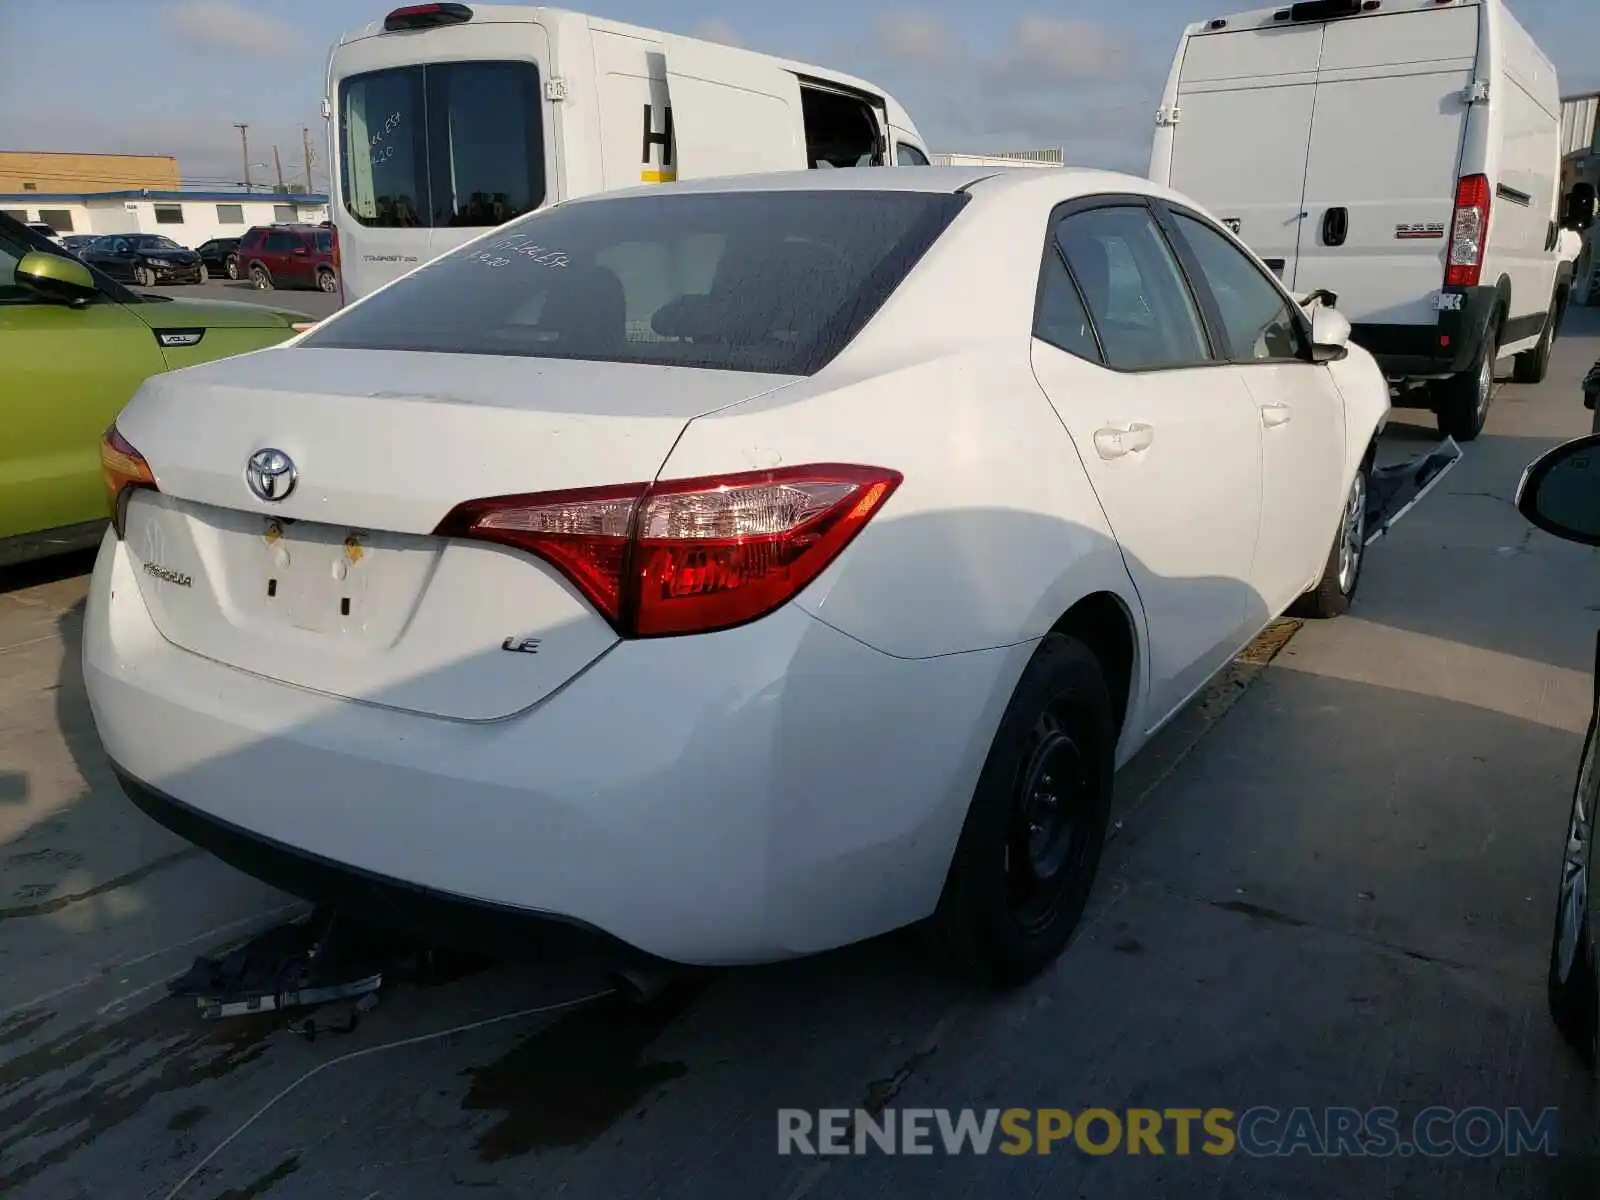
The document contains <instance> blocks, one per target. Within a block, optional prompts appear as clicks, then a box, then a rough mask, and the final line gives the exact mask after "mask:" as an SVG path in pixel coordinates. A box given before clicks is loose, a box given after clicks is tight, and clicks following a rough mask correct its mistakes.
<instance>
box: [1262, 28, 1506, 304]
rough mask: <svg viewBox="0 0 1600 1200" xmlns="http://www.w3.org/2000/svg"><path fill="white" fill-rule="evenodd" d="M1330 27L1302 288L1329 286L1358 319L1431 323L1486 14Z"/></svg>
mask: <svg viewBox="0 0 1600 1200" xmlns="http://www.w3.org/2000/svg"><path fill="white" fill-rule="evenodd" d="M1325 29H1326V32H1325V33H1324V35H1323V46H1322V67H1321V71H1320V73H1319V75H1318V80H1317V103H1316V115H1315V118H1314V120H1313V121H1312V126H1311V151H1310V154H1309V157H1308V160H1307V166H1306V186H1305V209H1306V213H1307V216H1306V221H1305V229H1304V231H1303V232H1302V235H1301V240H1300V265H1299V270H1298V271H1297V272H1296V274H1295V277H1294V288H1295V290H1296V291H1297V292H1301V293H1305V292H1309V291H1311V290H1312V289H1314V288H1327V289H1328V290H1329V291H1332V292H1334V293H1335V294H1337V295H1338V297H1339V310H1340V311H1341V312H1343V313H1344V314H1345V315H1346V316H1348V317H1349V318H1350V319H1351V320H1352V321H1356V322H1364V323H1370V324H1385V325H1432V324H1434V323H1435V322H1436V321H1437V320H1438V313H1437V311H1436V310H1435V309H1434V307H1433V301H1434V296H1435V294H1436V293H1437V292H1438V290H1439V288H1440V286H1441V285H1442V283H1443V281H1444V250H1445V241H1446V238H1447V236H1448V231H1449V228H1450V217H1451V213H1452V210H1453V206H1454V201H1455V191H1456V180H1457V177H1458V174H1459V164H1460V161H1461V140H1462V133H1463V131H1464V129H1465V127H1466V118H1467V112H1468V108H1469V106H1468V104H1467V101H1466V100H1465V98H1464V96H1463V92H1464V90H1465V89H1466V88H1467V86H1468V85H1469V84H1471V83H1472V81H1473V72H1474V67H1475V64H1476V62H1477V54H1478V7H1477V6H1476V5H1472V6H1452V7H1449V8H1439V9H1433V10H1424V11H1422V12H1411V13H1394V14H1390V15H1382V14H1377V15H1373V16H1366V17H1361V18H1358V19H1355V20H1348V21H1334V22H1330V23H1329V24H1328V25H1327V26H1326V27H1325Z"/></svg>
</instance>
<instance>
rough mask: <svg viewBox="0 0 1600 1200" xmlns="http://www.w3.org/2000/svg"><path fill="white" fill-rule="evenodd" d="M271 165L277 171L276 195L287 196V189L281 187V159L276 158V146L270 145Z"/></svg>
mask: <svg viewBox="0 0 1600 1200" xmlns="http://www.w3.org/2000/svg"><path fill="white" fill-rule="evenodd" d="M272 165H273V166H274V167H276V168H277V169H278V195H280V196H287V195H288V194H289V189H288V188H286V187H284V186H283V159H281V158H279V157H278V145H277V143H276V142H274V143H273V145H272Z"/></svg>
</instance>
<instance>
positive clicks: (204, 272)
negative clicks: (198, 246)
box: [199, 263, 211, 283]
mask: <svg viewBox="0 0 1600 1200" xmlns="http://www.w3.org/2000/svg"><path fill="white" fill-rule="evenodd" d="M210 278H211V272H210V271H208V270H206V265H205V263H201V264H200V280H199V282H201V283H205V282H206V280H208V279H210Z"/></svg>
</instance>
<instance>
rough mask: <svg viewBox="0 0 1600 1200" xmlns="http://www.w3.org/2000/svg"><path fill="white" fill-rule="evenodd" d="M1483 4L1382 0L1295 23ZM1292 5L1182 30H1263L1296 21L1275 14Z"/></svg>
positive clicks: (1229, 15) (1468, 0)
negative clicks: (1362, 8) (1374, 5)
mask: <svg viewBox="0 0 1600 1200" xmlns="http://www.w3.org/2000/svg"><path fill="white" fill-rule="evenodd" d="M1481 3H1483V0H1384V3H1383V4H1382V6H1381V7H1379V8H1375V9H1373V10H1372V11H1371V12H1354V13H1345V14H1340V15H1337V16H1328V17H1322V18H1318V17H1306V18H1303V19H1302V21H1300V22H1298V23H1299V24H1309V23H1310V22H1312V21H1315V20H1328V21H1345V20H1356V19H1358V18H1360V17H1367V16H1392V15H1393V14H1395V13H1397V12H1401V13H1403V12H1423V11H1429V12H1431V11H1433V10H1434V9H1440V8H1445V7H1450V8H1471V7H1474V6H1477V5H1479V4H1481ZM1292 7H1293V5H1292V4H1291V3H1284V4H1275V5H1273V6H1272V7H1271V8H1251V9H1246V10H1245V11H1244V12H1236V13H1220V14H1218V15H1217V16H1215V17H1210V18H1207V19H1206V20H1204V21H1194V22H1192V23H1190V25H1189V27H1188V28H1187V29H1186V30H1185V31H1184V32H1185V33H1186V34H1188V35H1189V36H1196V35H1199V34H1206V33H1231V32H1234V31H1236V30H1240V29H1263V28H1269V27H1271V26H1273V25H1290V24H1296V23H1297V22H1293V21H1291V20H1290V18H1288V17H1280V16H1279V15H1278V14H1279V13H1287V12H1289V11H1290V9H1291V8H1292Z"/></svg>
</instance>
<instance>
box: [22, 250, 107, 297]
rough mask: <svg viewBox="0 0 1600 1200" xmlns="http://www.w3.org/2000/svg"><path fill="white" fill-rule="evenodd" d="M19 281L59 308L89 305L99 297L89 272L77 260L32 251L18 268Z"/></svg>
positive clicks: (24, 257)
mask: <svg viewBox="0 0 1600 1200" xmlns="http://www.w3.org/2000/svg"><path fill="white" fill-rule="evenodd" d="M16 281H17V283H18V284H20V285H21V286H22V287H25V288H28V289H29V290H30V291H34V292H37V293H38V294H39V295H40V296H42V297H44V298H45V299H46V300H52V301H55V302H56V303H58V304H87V303H88V302H89V301H90V300H93V299H94V298H95V297H96V296H98V295H99V294H100V289H99V288H98V287H96V286H95V282H94V276H93V275H92V274H90V272H89V268H88V267H86V266H84V265H83V264H82V263H81V262H79V261H78V260H77V259H75V258H65V257H63V256H62V255H59V254H46V253H45V252H44V251H42V250H31V251H29V252H28V253H27V254H24V255H23V256H22V261H20V262H19V263H17V266H16Z"/></svg>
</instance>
